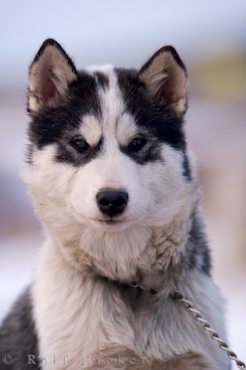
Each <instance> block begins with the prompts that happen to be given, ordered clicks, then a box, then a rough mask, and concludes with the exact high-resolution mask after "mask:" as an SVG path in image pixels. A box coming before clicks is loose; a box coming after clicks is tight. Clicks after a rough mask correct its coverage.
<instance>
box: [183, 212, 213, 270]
mask: <svg viewBox="0 0 246 370" xmlns="http://www.w3.org/2000/svg"><path fill="white" fill-rule="evenodd" d="M203 229H204V226H203V224H202V221H201V220H200V218H199V217H198V216H197V215H196V214H195V215H194V216H193V219H192V227H191V231H190V235H189V240H188V243H187V245H186V258H187V267H188V269H193V268H198V269H199V270H200V271H202V272H203V273H205V274H207V275H210V272H211V257H210V251H209V248H208V243H207V240H206V237H205V233H204V230H203Z"/></svg>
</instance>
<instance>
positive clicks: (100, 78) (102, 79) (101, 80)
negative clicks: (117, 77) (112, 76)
mask: <svg viewBox="0 0 246 370" xmlns="http://www.w3.org/2000/svg"><path fill="white" fill-rule="evenodd" d="M94 74H95V76H96V78H97V82H98V85H99V86H100V87H102V88H103V90H106V89H107V88H108V87H109V79H108V76H106V75H105V74H104V73H103V72H101V71H100V72H99V71H97V72H95V73H94Z"/></svg>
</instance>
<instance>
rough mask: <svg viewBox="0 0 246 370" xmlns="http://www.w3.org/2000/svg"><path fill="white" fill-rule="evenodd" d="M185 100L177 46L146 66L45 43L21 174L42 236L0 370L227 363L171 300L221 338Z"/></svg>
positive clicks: (223, 369) (34, 79)
mask: <svg viewBox="0 0 246 370" xmlns="http://www.w3.org/2000/svg"><path fill="white" fill-rule="evenodd" d="M186 108H187V73H186V70H185V67H184V64H183V62H182V61H181V59H180V57H179V56H178V54H177V52H176V51H175V49H174V48H173V47H171V46H166V47H163V48H161V49H160V50H158V51H157V52H156V53H155V54H154V55H153V56H152V57H151V58H150V59H149V60H148V61H147V62H146V63H145V64H144V65H143V67H142V68H141V69H139V70H135V69H130V70H129V69H123V68H115V67H113V66H110V65H107V66H103V67H90V68H87V69H83V70H80V71H78V70H77V69H76V67H75V65H74V63H73V61H72V60H71V59H70V57H69V56H68V55H67V54H66V52H65V51H64V50H63V48H62V47H61V46H60V45H59V44H58V43H57V42H56V41H54V40H51V39H49V40H46V41H45V42H44V44H43V45H42V46H41V48H40V50H39V51H38V53H37V55H36V56H35V58H34V61H33V63H32V64H31V67H30V72H29V89H28V112H29V114H30V126H29V140H30V145H29V149H28V155H27V161H26V164H25V168H24V171H23V178H24V181H25V182H26V184H27V185H28V188H29V190H30V193H31V196H32V199H33V203H34V206H35V210H36V212H37V214H38V217H39V218H40V220H41V222H42V224H43V225H44V228H45V230H46V233H47V242H46V243H45V245H44V246H43V248H42V250H41V252H40V256H39V259H38V263H37V267H36V270H35V273H34V277H33V282H32V284H31V286H30V288H28V289H27V290H26V291H25V292H24V293H23V295H22V296H21V297H20V298H19V300H18V301H17V302H16V304H15V305H14V307H13V309H12V311H11V312H10V314H9V315H8V316H7V318H6V319H5V320H4V322H3V324H2V328H1V333H0V349H1V351H0V352H1V365H0V368H1V369H5V368H7V369H16V370H24V369H48V370H50V369H57V370H60V369H69V370H75V369H76V370H78V369H85V368H87V369H127V368H132V369H135V370H137V369H156V370H157V369H163V370H164V369H165V370H173V369H176V370H178V369H179V370H181V369H182V370H188V369H189V370H190V369H193V370H195V369H196V370H198V369H217V370H228V369H230V365H229V362H228V360H227V358H226V356H225V355H224V354H223V352H222V351H221V350H220V349H219V347H218V346H217V344H216V343H214V342H212V341H211V339H210V338H209V337H208V336H207V335H206V334H205V332H204V330H203V329H202V328H201V326H200V325H199V323H197V322H196V321H195V320H194V318H193V317H192V315H191V313H190V312H188V311H187V310H185V308H184V307H183V306H182V305H181V304H180V303H179V302H177V300H175V299H174V296H173V293H174V292H175V291H176V290H177V291H180V292H181V293H182V294H183V295H184V296H185V297H187V298H189V299H190V300H192V301H193V302H194V304H195V306H196V307H197V308H198V309H199V310H200V311H201V312H202V313H203V314H204V315H205V317H206V318H207V320H208V321H209V322H210V323H211V325H212V326H213V327H214V328H215V329H216V330H217V332H218V333H219V335H220V336H221V337H222V338H224V339H225V337H226V334H225V320H224V315H223V300H222V298H221V295H220V292H219V291H218V289H217V287H216V286H215V285H214V282H213V280H212V278H211V272H210V256H209V251H208V247H207V243H206V239H205V237H204V233H203V225H202V221H201V215H200V212H199V205H198V201H199V190H198V185H197V179H196V173H195V170H194V168H193V167H194V166H193V164H192V161H191V159H190V154H189V151H188V149H187V144H186V139H185V134H184V127H183V119H184V114H185V112H186ZM10 360H11V361H10Z"/></svg>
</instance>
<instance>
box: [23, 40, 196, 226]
mask: <svg viewBox="0 0 246 370" xmlns="http://www.w3.org/2000/svg"><path fill="white" fill-rule="evenodd" d="M185 109H186V72H185V68H184V66H183V63H182V62H181V60H180V58H179V56H178V55H177V53H176V52H175V50H174V49H173V48H172V47H164V48H162V49H161V50H159V51H158V52H157V53H156V54H155V55H154V56H153V57H152V58H151V59H150V60H149V61H148V62H147V63H146V64H145V65H144V66H143V67H142V68H141V69H140V70H139V71H137V70H126V69H117V68H113V67H111V66H106V67H102V68H96V67H95V68H89V69H85V70H83V71H80V72H78V71H77V70H76V68H75V66H74V64H73V62H72V61H71V59H70V58H69V57H68V55H67V54H66V53H65V52H64V50H63V49H62V48H61V46H60V45H59V44H57V43H56V42H55V41H53V40H47V41H46V42H45V43H44V44H43V46H42V47H41V49H40V50H39V52H38V54H37V55H36V57H35V59H34V61H33V63H32V65H31V67H30V84H29V96H28V110H29V113H30V116H31V123H30V127H29V138H30V147H29V153H28V161H27V165H26V168H25V171H24V178H25V181H26V182H27V183H28V185H29V188H30V190H31V193H32V196H33V199H34V203H35V206H36V208H37V210H38V213H39V215H40V217H41V219H42V220H43V221H44V223H45V224H46V225H47V226H48V227H49V228H52V227H55V228H57V229H59V228H60V229H61V232H62V231H63V229H64V228H65V227H73V225H74V224H76V225H83V226H89V227H90V228H92V229H95V230H96V229H97V230H98V229H101V230H103V231H107V232H117V231H120V230H125V229H126V228H129V227H131V226H134V225H143V226H158V225H162V224H165V223H167V222H169V221H170V219H171V218H172V217H174V216H175V215H176V214H177V213H178V212H179V209H180V207H184V206H185V203H186V202H187V199H189V197H190V195H191V189H192V186H191V183H192V178H191V177H192V175H191V171H190V168H189V162H188V159H187V153H186V143H185V137H184V133H183V126H182V121H183V115H184V113H185ZM188 201H189V200H188Z"/></svg>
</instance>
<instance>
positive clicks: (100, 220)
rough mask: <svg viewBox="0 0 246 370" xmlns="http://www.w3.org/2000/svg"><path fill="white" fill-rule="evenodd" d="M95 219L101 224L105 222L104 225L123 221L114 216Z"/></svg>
mask: <svg viewBox="0 0 246 370" xmlns="http://www.w3.org/2000/svg"><path fill="white" fill-rule="evenodd" d="M95 221H97V222H100V223H101V224H106V225H114V224H120V223H122V222H124V221H123V220H119V219H116V218H98V219H95Z"/></svg>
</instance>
